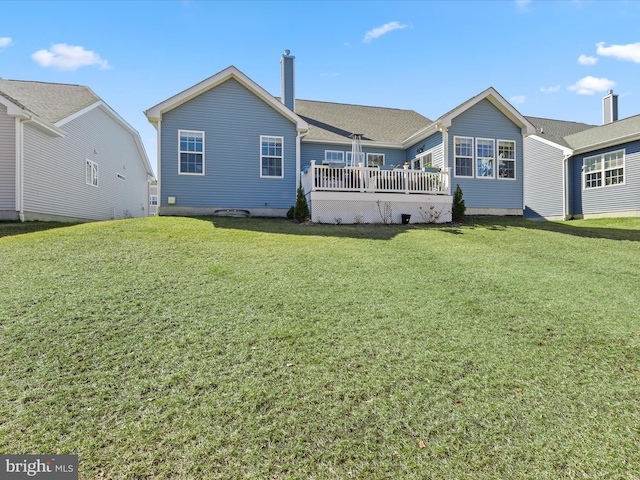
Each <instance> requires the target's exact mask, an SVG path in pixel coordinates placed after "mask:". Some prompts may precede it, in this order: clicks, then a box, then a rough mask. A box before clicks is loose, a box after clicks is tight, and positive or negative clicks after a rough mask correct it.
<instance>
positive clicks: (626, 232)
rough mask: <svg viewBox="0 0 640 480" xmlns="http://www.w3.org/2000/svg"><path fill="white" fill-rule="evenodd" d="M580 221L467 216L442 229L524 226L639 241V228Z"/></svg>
mask: <svg viewBox="0 0 640 480" xmlns="http://www.w3.org/2000/svg"><path fill="white" fill-rule="evenodd" d="M621 220H622V219H621ZM625 220H626V219H625ZM625 220H622V221H625ZM611 221H612V219H602V220H593V221H590V222H595V223H598V222H601V223H602V224H603V225H604V224H605V223H611ZM614 221H615V220H614ZM632 221H633V220H632ZM574 222H576V223H574ZM582 222H583V221H582V220H568V221H565V222H551V221H535V220H528V219H525V218H522V217H475V218H474V217H468V218H467V219H466V222H465V223H462V224H460V225H459V226H458V227H457V228H449V229H447V228H446V227H445V228H444V229H443V230H444V231H448V232H449V233H455V234H461V233H464V229H475V228H484V229H486V230H495V231H500V230H506V229H508V228H526V229H528V230H542V231H547V232H554V233H561V234H565V235H573V236H576V237H583V238H600V239H605V240H627V241H631V242H640V229H638V228H635V229H634V228H633V227H632V228H611V227H606V226H602V227H598V226H597V225H596V226H582V225H583V224H582Z"/></svg>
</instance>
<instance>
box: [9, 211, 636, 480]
mask: <svg viewBox="0 0 640 480" xmlns="http://www.w3.org/2000/svg"><path fill="white" fill-rule="evenodd" d="M52 227H56V228H52ZM0 259H1V264H0V265H1V266H0V291H2V297H1V300H0V367H1V372H0V453H14V454H28V453H32V454H35V453H57V454H71V453H73V454H78V455H79V458H80V478H82V479H96V478H99V479H102V478H114V479H119V478H132V479H133V478H163V479H164V478H179V479H198V478H225V479H236V478H256V479H276V478H278V479H288V478H299V479H307V478H322V479H325V478H327V479H345V478H361V479H377V478H388V479H398V478H409V479H414V478H433V479H561V478H580V479H584V478H590V479H601V478H607V479H637V478H640V219H624V220H597V221H595V220H594V221H572V222H566V223H562V224H558V223H535V222H529V221H525V220H522V219H481V220H474V221H473V222H472V223H469V224H465V225H458V226H456V225H448V226H440V227H433V226H428V227H426V226H425V227H418V226H364V225H354V226H347V225H342V226H328V225H297V224H294V223H291V222H288V221H284V220H263V219H235V218H215V219H211V218H202V219H186V218H158V217H155V218H147V219H135V220H123V221H116V222H102V223H92V224H84V225H75V226H61V225H50V224H25V225H19V224H18V225H16V224H6V223H5V224H2V223H0Z"/></svg>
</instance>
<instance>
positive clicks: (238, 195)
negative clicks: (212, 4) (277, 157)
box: [159, 79, 296, 209]
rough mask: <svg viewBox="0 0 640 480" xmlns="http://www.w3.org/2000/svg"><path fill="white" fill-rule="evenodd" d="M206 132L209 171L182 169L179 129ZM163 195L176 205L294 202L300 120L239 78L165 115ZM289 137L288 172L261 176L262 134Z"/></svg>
mask: <svg viewBox="0 0 640 480" xmlns="http://www.w3.org/2000/svg"><path fill="white" fill-rule="evenodd" d="M179 130H195V131H204V132H205V140H204V141H205V144H204V149H205V152H204V153H205V167H204V173H205V174H204V175H180V174H178V165H179V162H178V131H179ZM161 134H162V139H161V169H160V172H161V173H160V175H161V179H160V182H161V185H162V188H161V195H162V197H161V198H160V199H159V204H160V205H161V206H166V205H167V197H170V196H171V197H176V206H189V207H218V208H240V209H241V208H289V207H290V206H291V205H293V203H294V202H295V194H296V178H295V174H296V126H295V124H294V123H293V122H291V120H289V119H287V118H286V117H284V116H283V115H282V114H280V113H279V112H277V111H276V110H274V109H273V108H272V107H271V106H269V105H268V104H266V103H265V102H264V101H263V100H262V99H260V98H259V97H258V96H256V95H255V94H254V93H252V92H251V91H249V90H248V89H246V88H245V87H244V86H243V85H241V84H240V83H239V82H237V81H236V80H234V79H229V80H227V81H225V82H223V83H222V84H220V85H218V86H216V87H214V88H212V89H211V90H209V91H207V92H205V93H202V94H200V95H198V96H197V97H195V98H192V99H191V100H189V101H188V102H186V103H185V104H183V105H180V106H179V107H177V108H175V109H173V110H170V111H169V112H167V113H165V114H164V115H163V117H162V125H161ZM261 135H269V136H278V137H284V178H261V177H260V170H261V167H260V136H261Z"/></svg>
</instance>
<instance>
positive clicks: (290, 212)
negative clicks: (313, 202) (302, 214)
mask: <svg viewBox="0 0 640 480" xmlns="http://www.w3.org/2000/svg"><path fill="white" fill-rule="evenodd" d="M295 214H296V207H294V206H293V205H291V208H290V209H289V210H287V218H288V219H289V220H293V219H294V218H295Z"/></svg>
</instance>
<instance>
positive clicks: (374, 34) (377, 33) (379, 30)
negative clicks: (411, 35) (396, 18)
mask: <svg viewBox="0 0 640 480" xmlns="http://www.w3.org/2000/svg"><path fill="white" fill-rule="evenodd" d="M408 26H409V25H404V24H402V23H400V22H389V23H385V24H384V25H382V26H381V27H376V28H374V29H373V30H369V31H368V32H367V34H366V35H365V36H364V38H363V39H362V41H363V42H364V43H370V42H371V40H374V39H376V38H380V37H381V36H382V35H384V34H385V33H389V32H391V31H393V30H402V29H403V28H407V27H408Z"/></svg>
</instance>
